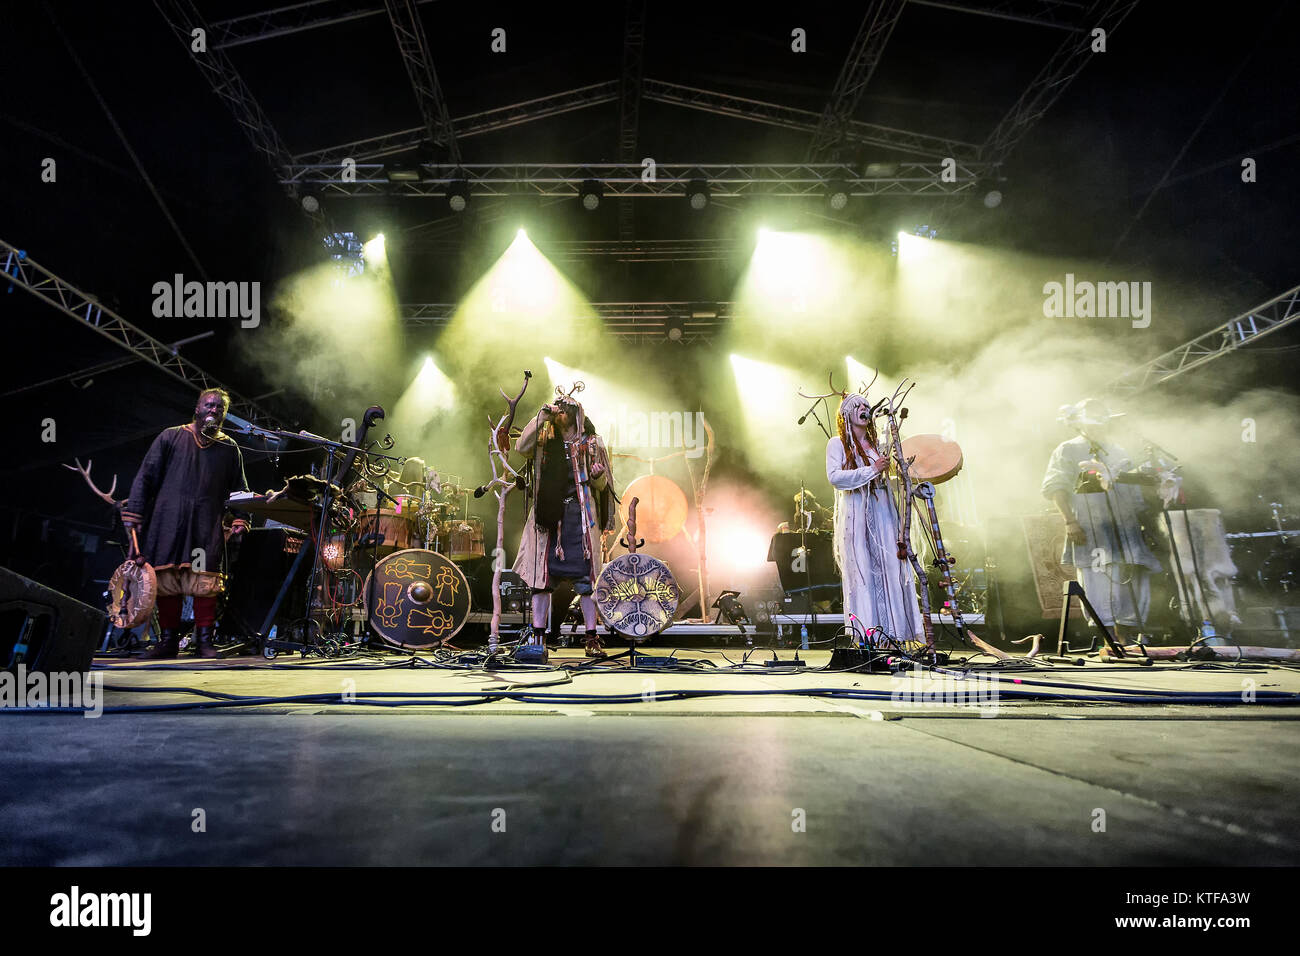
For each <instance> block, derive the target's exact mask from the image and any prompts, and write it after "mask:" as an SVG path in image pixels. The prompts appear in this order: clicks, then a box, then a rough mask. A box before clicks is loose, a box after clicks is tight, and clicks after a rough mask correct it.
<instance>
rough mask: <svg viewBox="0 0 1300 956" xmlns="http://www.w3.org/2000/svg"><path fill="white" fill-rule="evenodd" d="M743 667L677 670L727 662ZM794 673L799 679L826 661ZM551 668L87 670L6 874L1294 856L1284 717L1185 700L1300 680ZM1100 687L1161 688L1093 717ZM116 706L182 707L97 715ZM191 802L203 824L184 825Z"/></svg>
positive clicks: (22, 808) (25, 769)
mask: <svg viewBox="0 0 1300 956" xmlns="http://www.w3.org/2000/svg"><path fill="white" fill-rule="evenodd" d="M649 650H650V651H651V652H652V653H653V654H654V655H656V656H660V657H662V656H669V655H670V654H671V653H672V650H671V649H670V648H662V647H655V648H653V649H649ZM741 653H742V652H737V651H736V650H734V649H728V650H726V651H724V652H719V651H701V650H696V649H690V650H680V651H678V652H677V654H676V657H678V658H683V659H686V660H691V661H705V660H708V661H712V662H713V664H714V665H718V666H724V665H726V664H727V658H730V659H731V661H735V662H739V661H740V656H741ZM772 653H773V652H772V651H771V650H762V651H756V652H754V654H753V655H752V656H751V658H750V663H757V662H760V661H761V660H763V659H766V658H770V657H771V656H772ZM777 653H778V654H779V656H780V657H781V658H782V659H783V660H789V659H790V658H792V657H793V652H792V651H790V650H782V651H779V652H777ZM801 656H802V657H803V658H804V659H805V660H807V661H808V664H809V665H810V666H811V667H819V666H824V665H825V664H826V663H827V662H828V659H829V653H828V652H825V651H809V652H801ZM551 658H552V664H554V665H557V666H554V667H551V668H549V669H536V670H509V671H506V670H496V671H483V670H474V671H453V670H441V669H435V668H432V667H427V666H416V667H412V666H409V664H400V663H399V664H398V666H394V663H395V662H400V661H401V660H403V659H402V658H398V657H394V658H392V659H391V660H386V661H385V660H383V659H381V658H376V659H375V660H374V661H370V660H367V661H355V660H354V661H346V660H345V661H329V662H319V663H304V662H303V661H302V659H301V658H298V657H297V656H294V657H281V658H279V659H277V660H276V661H274V662H267V661H263V660H261V659H253V658H236V659H232V660H225V661H197V660H193V659H184V658H182V659H181V660H179V661H176V662H163V663H157V664H145V663H141V662H134V661H114V662H111V663H107V664H104V665H103V666H102V667H100V668H99V669H97V671H96V673H103V675H104V685H105V686H104V704H105V706H106V708H108V710H109V712H106V713H105V714H104V715H103V716H102V717H100V718H98V719H85V718H83V717H81V716H77V715H61V714H32V713H29V714H23V715H10V716H9V717H8V718H7V720H8V723H6V724H4V725H2V726H3V727H4V729H5V730H6V731H7V733H5V734H4V735H3V736H2V737H0V797H3V801H4V804H5V806H6V808H7V812H6V813H4V814H0V846H3V848H4V849H3V850H0V857H2V862H4V863H6V864H27V865H36V864H40V865H61V864H80V865H100V864H114V865H121V864H128V865H129V864H135V865H144V864H162V865H171V864H283V865H294V864H315V865H352V864H362V865H382V864H403V865H419V864H505V865H536V864H550V863H555V864H724V865H725V864H832V865H835V864H840V865H862V864H920V865H934V864H957V865H967V864H1005V865H1047V864H1081V865H1157V866H1166V865H1191V864H1225V865H1254V864H1289V865H1295V864H1297V863H1300V806H1297V804H1296V802H1295V801H1294V799H1293V790H1294V780H1295V779H1296V776H1297V774H1298V773H1300V735H1298V734H1297V732H1296V731H1297V730H1300V725H1297V723H1296V716H1297V712H1296V709H1295V707H1294V706H1293V705H1290V706H1288V705H1282V704H1274V705H1265V704H1262V703H1260V702H1258V697H1257V698H1256V702H1255V703H1253V704H1234V705H1228V704H1218V705H1207V704H1203V703H1194V702H1192V701H1193V698H1190V697H1188V696H1187V695H1189V694H1197V693H1202V694H1221V695H1232V696H1234V697H1235V698H1237V699H1239V698H1240V695H1241V694H1242V692H1243V689H1246V690H1247V691H1249V690H1251V689H1253V692H1254V693H1256V694H1257V695H1262V694H1266V693H1269V692H1275V693H1290V694H1296V693H1300V672H1298V671H1297V670H1294V669H1287V668H1279V667H1266V666H1260V665H1253V664H1248V663H1247V664H1242V665H1241V666H1239V667H1232V666H1225V665H1217V666H1213V667H1210V668H1189V667H1187V666H1186V665H1174V664H1169V665H1156V666H1154V667H1151V668H1136V667H1127V666H1114V665H1106V664H1100V663H1088V664H1086V665H1084V666H1081V667H1070V666H1068V665H1066V666H1055V667H1046V666H1045V667H1042V668H1037V669H1034V670H1022V671H1017V672H1015V673H1014V674H1012V673H1005V674H1002V675H1001V682H1000V683H999V684H998V685H997V689H998V694H997V697H996V699H994V698H992V697H991V695H990V694H989V693H988V690H989V688H988V687H987V686H986V685H981V687H982V691H983V692H982V694H981V696H980V697H979V699H978V701H977V702H975V703H972V704H969V705H966V706H954V705H953V703H952V698H953V695H954V686H953V684H950V683H948V682H944V681H941V680H937V679H935V678H933V677H920V678H918V677H914V676H906V677H902V678H900V677H895V676H893V675H889V674H857V673H828V672H811V673H801V674H787V673H773V672H769V671H767V670H760V669H759V668H753V669H752V672H739V673H738V672H718V671H717V668H716V667H714V668H710V667H709V666H708V665H697V667H698V669H697V670H696V671H691V672H685V673H683V672H679V671H662V670H659V671H651V670H637V671H631V672H630V671H627V670H621V669H619V668H618V666H617V665H601V666H598V667H594V668H590V669H587V670H583V671H575V669H574V668H575V667H578V666H581V665H582V664H584V663H585V658H583V657H582V654H581V651H580V650H565V651H552V652H551ZM565 664H569V665H572V666H570V667H567V668H566V667H564V666H563V665H565ZM1017 678H1018V679H1019V680H1020V683H1014V681H1015V680H1016V679H1017ZM927 681H928V683H927ZM1027 681H1038V682H1043V686H1040V685H1038V684H1029V683H1026V682H1027ZM1243 682H1249V683H1243ZM1067 683H1074V684H1087V685H1089V688H1088V689H1070V688H1067V687H1065V686H1064V685H1065V684H1067ZM909 690H912V691H918V692H919V696H918V698H917V699H916V700H913V701H911V702H910V704H909V702H907V701H905V700H904V699H902V698H901V697H899V696H898V695H900V694H905V693H906V692H907V691H909ZM961 690H962V691H963V692H965V693H968V694H970V693H971V692H970V691H969V690H968V689H967V688H965V687H963V688H961ZM1118 691H1126V692H1130V693H1131V692H1133V691H1148V692H1153V693H1155V694H1156V695H1175V696H1174V697H1172V698H1170V699H1169V700H1168V702H1164V703H1146V704H1139V703H1135V702H1128V701H1125V702H1121V703H1108V702H1105V698H1106V697H1108V696H1111V695H1113V694H1114V693H1115V692H1118ZM810 692H818V693H810ZM1017 692H1018V693H1036V692H1059V693H1069V694H1072V695H1077V696H1079V697H1081V698H1083V699H1082V700H1069V701H1061V702H1049V701H1031V700H1023V699H1013V698H1012V697H1011V696H1010V695H1011V694H1013V693H1017ZM683 693H685V694H689V696H687V697H678V696H675V695H678V694H683ZM381 694H382V695H392V696H379V695H381ZM225 695H234V697H235V698H244V699H232V698H230V697H227V696H225ZM340 695H349V696H350V697H351V698H353V699H351V700H344V699H343V698H342V697H341V696H340ZM458 695H463V696H458ZM837 695H839V696H837ZM844 695H857V696H858V698H862V699H853V698H851V697H848V696H844ZM873 695H874V697H875V699H866V698H872V697H873ZM945 695H947V699H946V700H945ZM303 696H307V697H309V698H311V699H306V700H303V699H298V700H291V699H287V698H302V697H303ZM610 697H612V698H614V699H612V700H602V699H593V698H610ZM965 699H967V700H969V699H971V697H969V696H968V697H967V698H965ZM1160 699H1164V698H1160ZM1225 699H1226V696H1225ZM254 701H259V702H254ZM465 701H472V703H464V702H465ZM453 702H454V703H457V704H458V706H448V704H449V703H453ZM381 703H383V704H388V705H390V706H380V704H381ZM195 704H201V705H203V707H202V709H189V708H191V706H192V705H195ZM123 707H125V708H136V707H150V708H180V709H179V710H175V711H173V710H170V709H157V710H152V711H149V712H135V713H122V712H114V711H113V708H123ZM476 718H477V719H476ZM199 808H201V809H202V810H203V816H204V817H205V820H206V830H205V832H201V833H195V832H193V831H192V829H191V824H192V820H193V818H194V813H195V810H196V809H199ZM1103 818H1104V831H1099V830H1097V829H1096V827H1097V826H1098V823H1097V821H1098V820H1099V819H1103ZM502 827H504V830H502Z"/></svg>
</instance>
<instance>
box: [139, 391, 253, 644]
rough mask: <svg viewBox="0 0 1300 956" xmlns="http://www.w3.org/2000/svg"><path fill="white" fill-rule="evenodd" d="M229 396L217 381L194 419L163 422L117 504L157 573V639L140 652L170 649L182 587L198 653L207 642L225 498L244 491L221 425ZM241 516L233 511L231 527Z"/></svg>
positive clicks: (217, 589) (239, 463)
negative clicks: (190, 605)
mask: <svg viewBox="0 0 1300 956" xmlns="http://www.w3.org/2000/svg"><path fill="white" fill-rule="evenodd" d="M229 407H230V396H229V395H228V394H226V392H225V391H224V390H222V389H219V388H210V389H207V390H205V391H204V392H203V393H202V394H200V395H199V400H198V404H197V406H196V407H195V409H194V419H193V421H191V422H190V423H189V424H188V425H177V426H176V427H175V428H168V429H167V430H166V431H164V432H163V433H162V434H160V435H159V436H158V437H157V438H155V439H154V442H153V445H151V446H150V448H149V453H148V454H147V455H145V459H144V462H143V463H142V464H141V465H140V470H139V471H138V472H137V473H136V476H135V481H134V482H133V483H132V485H131V497H130V498H129V499H127V501H126V504H125V506H124V507H123V508H122V521H123V522H124V523H125V524H126V527H127V530H128V531H136V532H137V533H138V536H139V539H140V556H141V557H142V558H143V559H144V560H145V561H148V562H149V563H150V564H152V565H153V568H154V571H155V572H156V574H157V576H158V625H159V627H160V628H161V630H162V640H161V641H160V642H159V643H158V644H157V645H156V646H155V647H154V648H153V649H152V650H151V651H149V652H147V653H146V654H145V656H146V657H150V658H167V657H175V656H176V654H177V652H178V650H179V643H180V641H179V637H178V635H177V631H178V629H179V628H180V623H181V604H182V602H183V600H184V597H185V595H190V596H192V597H193V598H194V636H195V641H194V643H195V645H196V646H197V647H198V649H199V654H200V655H201V656H203V657H219V656H220V654H219V653H218V651H217V649H216V648H215V646H213V628H214V626H215V624H216V612H217V595H218V594H220V593H221V588H222V579H221V573H220V563H221V556H222V551H223V548H222V545H223V543H224V537H223V528H222V517H223V515H224V513H225V510H226V499H227V498H228V497H229V496H230V494H231V492H234V491H247V490H248V483H247V482H246V481H245V479H244V460H243V456H242V455H241V454H240V452H239V446H238V445H236V444H235V442H234V439H232V438H230V436H228V435H226V434H225V433H224V432H223V431H222V430H221V423H222V422H223V421H224V420H225V417H226V411H227V410H228V409H229ZM247 526H248V525H247V522H246V521H245V520H244V519H242V518H237V519H236V520H235V522H234V525H233V531H234V533H236V534H238V533H240V532H242V531H243V530H245V529H246V528H247Z"/></svg>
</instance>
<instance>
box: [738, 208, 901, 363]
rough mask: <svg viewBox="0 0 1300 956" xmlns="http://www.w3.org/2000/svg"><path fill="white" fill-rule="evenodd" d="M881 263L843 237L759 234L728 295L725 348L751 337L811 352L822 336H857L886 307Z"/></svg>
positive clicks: (885, 271) (876, 254)
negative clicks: (731, 308)
mask: <svg viewBox="0 0 1300 956" xmlns="http://www.w3.org/2000/svg"><path fill="white" fill-rule="evenodd" d="M887 261H888V260H887V257H886V256H884V255H883V254H881V253H880V251H879V250H877V249H875V248H873V247H871V246H868V245H866V244H865V243H861V242H858V241H856V240H853V239H848V238H844V237H832V236H822V235H817V234H815V233H810V232H791V231H785V230H780V229H774V228H770V227H764V228H762V229H760V230H759V234H758V241H757V242H756V243H755V246H754V252H753V255H752V257H751V258H750V262H749V267H748V269H747V270H746V272H745V274H744V276H743V277H742V278H741V280H740V283H739V284H738V286H737V288H736V292H735V294H734V299H735V302H736V305H735V319H734V320H733V323H732V328H733V333H734V337H733V339H732V341H733V344H735V345H739V346H741V347H745V348H749V347H750V345H749V342H750V338H751V337H752V335H753V334H755V333H757V334H758V335H761V336H762V337H763V339H764V341H765V342H766V343H767V344H768V345H769V347H770V348H772V349H775V350H779V351H780V352H781V354H783V355H785V354H788V347H790V346H792V347H794V348H795V349H796V350H802V351H804V352H807V353H808V357H811V353H812V352H814V351H816V350H817V348H818V343H819V342H821V341H823V340H824V339H825V338H826V337H842V338H849V337H852V336H860V335H862V334H863V333H864V331H865V330H866V329H868V328H870V326H871V325H872V323H873V321H874V320H876V319H877V318H878V313H879V311H880V310H881V309H882V308H884V307H885V304H886V303H887V302H888V298H889V294H890V291H891V280H890V275H889V268H888V265H887Z"/></svg>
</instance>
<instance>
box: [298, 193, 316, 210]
mask: <svg viewBox="0 0 1300 956" xmlns="http://www.w3.org/2000/svg"><path fill="white" fill-rule="evenodd" d="M301 202H302V208H303V209H304V210H305V211H307V212H309V213H313V214H314V213H316V212H317V211H318V210H319V209H320V198H319V197H317V196H316V194H315V193H303V194H302V200H301Z"/></svg>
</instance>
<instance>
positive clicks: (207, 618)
mask: <svg viewBox="0 0 1300 956" xmlns="http://www.w3.org/2000/svg"><path fill="white" fill-rule="evenodd" d="M184 602H185V597H184V595H181V594H166V595H163V596H162V597H160V598H158V626H159V627H161V628H162V629H163V630H164V631H174V630H176V628H178V627H180V626H181V605H182V604H183V603H184ZM216 623H217V599H216V597H196V598H195V599H194V626H195V627H212V625H214V624H216Z"/></svg>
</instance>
